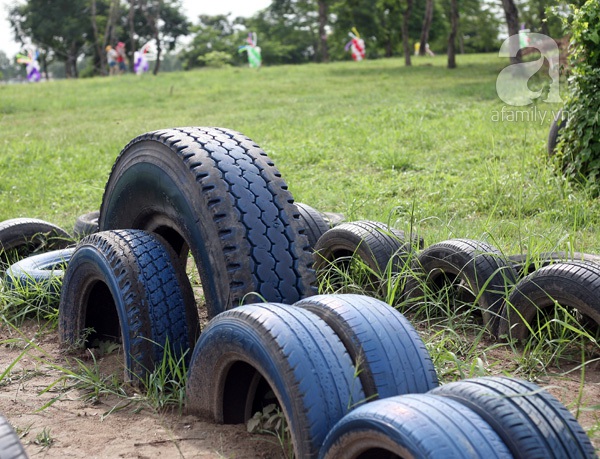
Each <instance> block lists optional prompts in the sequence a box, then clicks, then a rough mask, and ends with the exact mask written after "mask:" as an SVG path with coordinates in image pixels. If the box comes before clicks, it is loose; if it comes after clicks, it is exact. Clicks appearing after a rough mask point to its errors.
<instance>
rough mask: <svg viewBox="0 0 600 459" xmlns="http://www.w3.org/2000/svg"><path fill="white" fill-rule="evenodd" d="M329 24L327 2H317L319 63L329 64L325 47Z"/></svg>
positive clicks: (320, 0) (321, 0)
mask: <svg viewBox="0 0 600 459" xmlns="http://www.w3.org/2000/svg"><path fill="white" fill-rule="evenodd" d="M328 22H329V5H328V4H327V0H319V48H320V49H319V54H320V55H321V56H320V57H321V62H329V47H328V46H327V23H328Z"/></svg>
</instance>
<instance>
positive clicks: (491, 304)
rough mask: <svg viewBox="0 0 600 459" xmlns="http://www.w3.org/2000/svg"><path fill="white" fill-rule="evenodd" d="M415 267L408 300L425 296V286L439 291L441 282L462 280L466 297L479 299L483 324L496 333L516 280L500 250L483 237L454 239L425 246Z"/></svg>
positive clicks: (410, 281)
mask: <svg viewBox="0 0 600 459" xmlns="http://www.w3.org/2000/svg"><path fill="white" fill-rule="evenodd" d="M412 269H413V273H414V276H413V277H412V278H411V279H409V281H408V282H407V285H406V288H405V292H404V294H405V299H406V300H407V301H409V302H414V301H419V300H422V299H423V298H425V297H426V291H424V290H425V288H426V289H428V290H430V291H436V290H438V289H440V288H441V287H442V285H448V283H451V284H452V285H454V284H455V283H456V282H457V281H458V282H462V283H464V284H465V285H466V286H467V287H468V290H466V291H468V292H470V293H468V294H467V296H468V298H464V301H465V302H469V301H474V302H477V304H478V307H479V309H480V310H481V314H482V316H483V323H484V325H485V326H486V327H487V329H488V330H489V331H490V332H491V333H492V334H494V335H495V334H496V333H497V331H498V324H499V322H500V318H499V317H500V309H501V307H502V305H503V303H504V299H505V298H506V296H508V292H509V291H510V290H511V289H512V287H513V286H514V284H516V282H517V277H516V274H515V272H514V270H513V269H512V266H511V265H510V264H509V262H508V261H507V260H506V258H505V257H504V255H502V253H501V252H500V251H499V250H497V249H496V248H494V247H492V246H491V245H490V244H488V243H486V242H483V241H475V240H471V239H451V240H448V241H443V242H439V243H437V244H433V245H431V246H429V247H428V248H426V249H425V250H423V251H422V252H421V253H420V254H419V255H418V256H417V257H416V258H415V260H414V263H413V268H412ZM424 287H425V288H424ZM463 293H464V292H463Z"/></svg>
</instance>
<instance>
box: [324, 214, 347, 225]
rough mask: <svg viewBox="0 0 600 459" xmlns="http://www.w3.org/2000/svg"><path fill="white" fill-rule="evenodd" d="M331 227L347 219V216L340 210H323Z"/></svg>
mask: <svg viewBox="0 0 600 459" xmlns="http://www.w3.org/2000/svg"><path fill="white" fill-rule="evenodd" d="M321 214H322V215H323V218H324V219H325V222H326V223H327V224H328V225H329V228H334V227H336V226H338V225H340V224H342V223H344V222H345V221H346V216H345V215H344V214H342V213H339V212H321Z"/></svg>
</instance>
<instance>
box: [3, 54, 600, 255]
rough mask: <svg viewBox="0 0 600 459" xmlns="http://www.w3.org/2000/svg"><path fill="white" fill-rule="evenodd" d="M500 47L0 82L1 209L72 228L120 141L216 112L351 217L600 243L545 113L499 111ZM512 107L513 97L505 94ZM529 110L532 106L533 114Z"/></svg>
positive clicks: (590, 245)
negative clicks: (495, 51)
mask: <svg viewBox="0 0 600 459" xmlns="http://www.w3.org/2000/svg"><path fill="white" fill-rule="evenodd" d="M505 64H506V62H505V61H504V60H503V59H500V58H498V57H496V55H468V56H459V68H458V69H457V70H455V71H450V70H448V69H446V68H445V59H444V57H436V58H433V59H425V58H423V59H415V65H414V66H413V67H412V68H406V67H404V66H403V64H402V61H401V60H397V59H390V60H378V61H366V62H362V63H360V64H357V63H354V62H346V63H335V64H329V65H303V66H282V67H266V68H263V69H261V70H260V71H258V72H257V71H252V70H250V69H245V68H232V69H214V70H204V71H194V72H185V73H170V74H160V75H159V76H158V77H153V76H151V75H145V76H144V77H142V78H137V77H135V76H133V75H127V76H123V77H119V78H111V79H109V78H95V79H89V80H77V81H75V80H64V81H55V82H50V83H43V84H36V85H33V84H31V85H10V86H8V85H5V86H0V125H1V126H2V127H1V130H2V136H1V139H0V147H1V148H2V154H1V155H0V171H1V172H0V173H1V174H2V180H0V220H4V219H8V218H13V217H17V216H26V217H37V218H43V219H46V220H48V221H51V222H53V223H56V224H59V225H61V226H64V227H65V228H66V229H67V230H70V229H71V228H72V225H73V223H74V221H75V218H76V217H77V215H79V214H81V213H84V212H88V211H90V210H95V209H97V208H98V207H99V206H100V202H101V199H102V193H103V189H104V185H105V183H106V179H107V178H108V175H109V173H110V170H111V166H112V164H113V163H114V160H115V158H116V157H117V155H118V153H119V152H120V150H121V149H122V148H123V147H124V146H125V145H126V144H127V143H128V142H129V141H130V140H131V139H133V138H134V137H135V136H137V135H139V134H142V133H144V132H147V131H151V130H154V129H162V128H170V127H180V126H190V125H193V126H221V127H228V128H232V129H235V130H238V131H240V132H242V133H244V134H246V135H247V136H249V137H250V138H252V139H253V140H254V141H255V142H257V143H258V144H259V145H260V146H261V147H262V148H263V149H264V150H265V151H266V152H267V153H268V154H269V155H270V156H271V158H272V159H273V160H274V161H275V163H276V165H277V166H278V167H279V169H280V170H281V172H282V174H283V176H284V178H285V179H286V180H287V182H288V184H289V186H290V189H291V191H292V193H293V194H294V197H295V198H296V199H297V200H299V201H302V202H306V203H308V204H310V205H312V206H313V207H315V208H317V209H319V210H332V211H341V212H345V213H346V214H347V216H348V217H349V218H351V219H373V220H380V221H388V220H389V221H391V222H393V223H395V224H396V226H398V227H399V228H400V229H406V228H408V227H409V226H410V225H411V223H412V224H414V226H415V228H416V229H417V230H418V232H419V233H420V234H421V235H422V236H423V237H424V238H425V242H426V244H431V243H434V242H438V241H441V240H444V239H448V238H451V237H470V238H483V239H489V240H490V241H491V242H493V243H495V244H496V245H498V246H499V248H500V249H501V250H502V251H506V252H510V253H513V252H514V253H517V252H521V251H523V250H526V249H527V248H529V247H530V246H535V247H536V248H538V247H539V250H553V249H558V248H561V249H571V250H572V249H573V247H574V248H575V249H578V250H581V251H588V252H593V253H595V252H598V251H599V250H600V238H598V236H597V233H598V232H597V224H598V223H597V222H598V217H599V216H600V206H599V205H598V203H597V201H595V200H592V199H588V197H587V196H586V195H585V194H584V193H582V192H577V191H573V190H571V189H570V188H569V187H568V186H567V185H566V184H565V183H563V181H562V180H561V179H559V178H556V177H555V176H554V175H553V174H552V172H551V167H550V165H549V164H548V163H547V160H546V155H545V141H546V136H547V133H548V129H549V125H550V117H551V113H550V112H551V111H552V110H558V108H559V107H557V106H556V105H544V104H541V105H539V106H537V107H535V110H536V111H537V114H538V116H540V114H544V113H545V114H546V119H545V120H544V121H543V122H542V121H541V120H539V119H538V120H537V121H532V120H530V121H529V122H528V121H512V122H511V121H504V122H498V121H494V118H495V117H497V116H498V113H500V112H501V110H502V107H503V105H504V104H503V103H502V101H501V100H499V99H498V97H497V96H496V92H495V82H496V77H497V75H498V72H499V71H500V70H501V69H502V68H503V66H504V65H505ZM509 108H510V107H509ZM532 113H535V112H532Z"/></svg>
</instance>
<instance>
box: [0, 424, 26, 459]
mask: <svg viewBox="0 0 600 459" xmlns="http://www.w3.org/2000/svg"><path fill="white" fill-rule="evenodd" d="M0 457H1V458H2V459H27V454H26V453H25V449H24V448H23V445H22V444H21V441H20V440H19V436H18V435H17V433H16V432H15V430H14V429H13V428H12V426H11V425H10V423H9V422H8V421H7V420H6V419H5V418H4V417H2V416H0Z"/></svg>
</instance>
